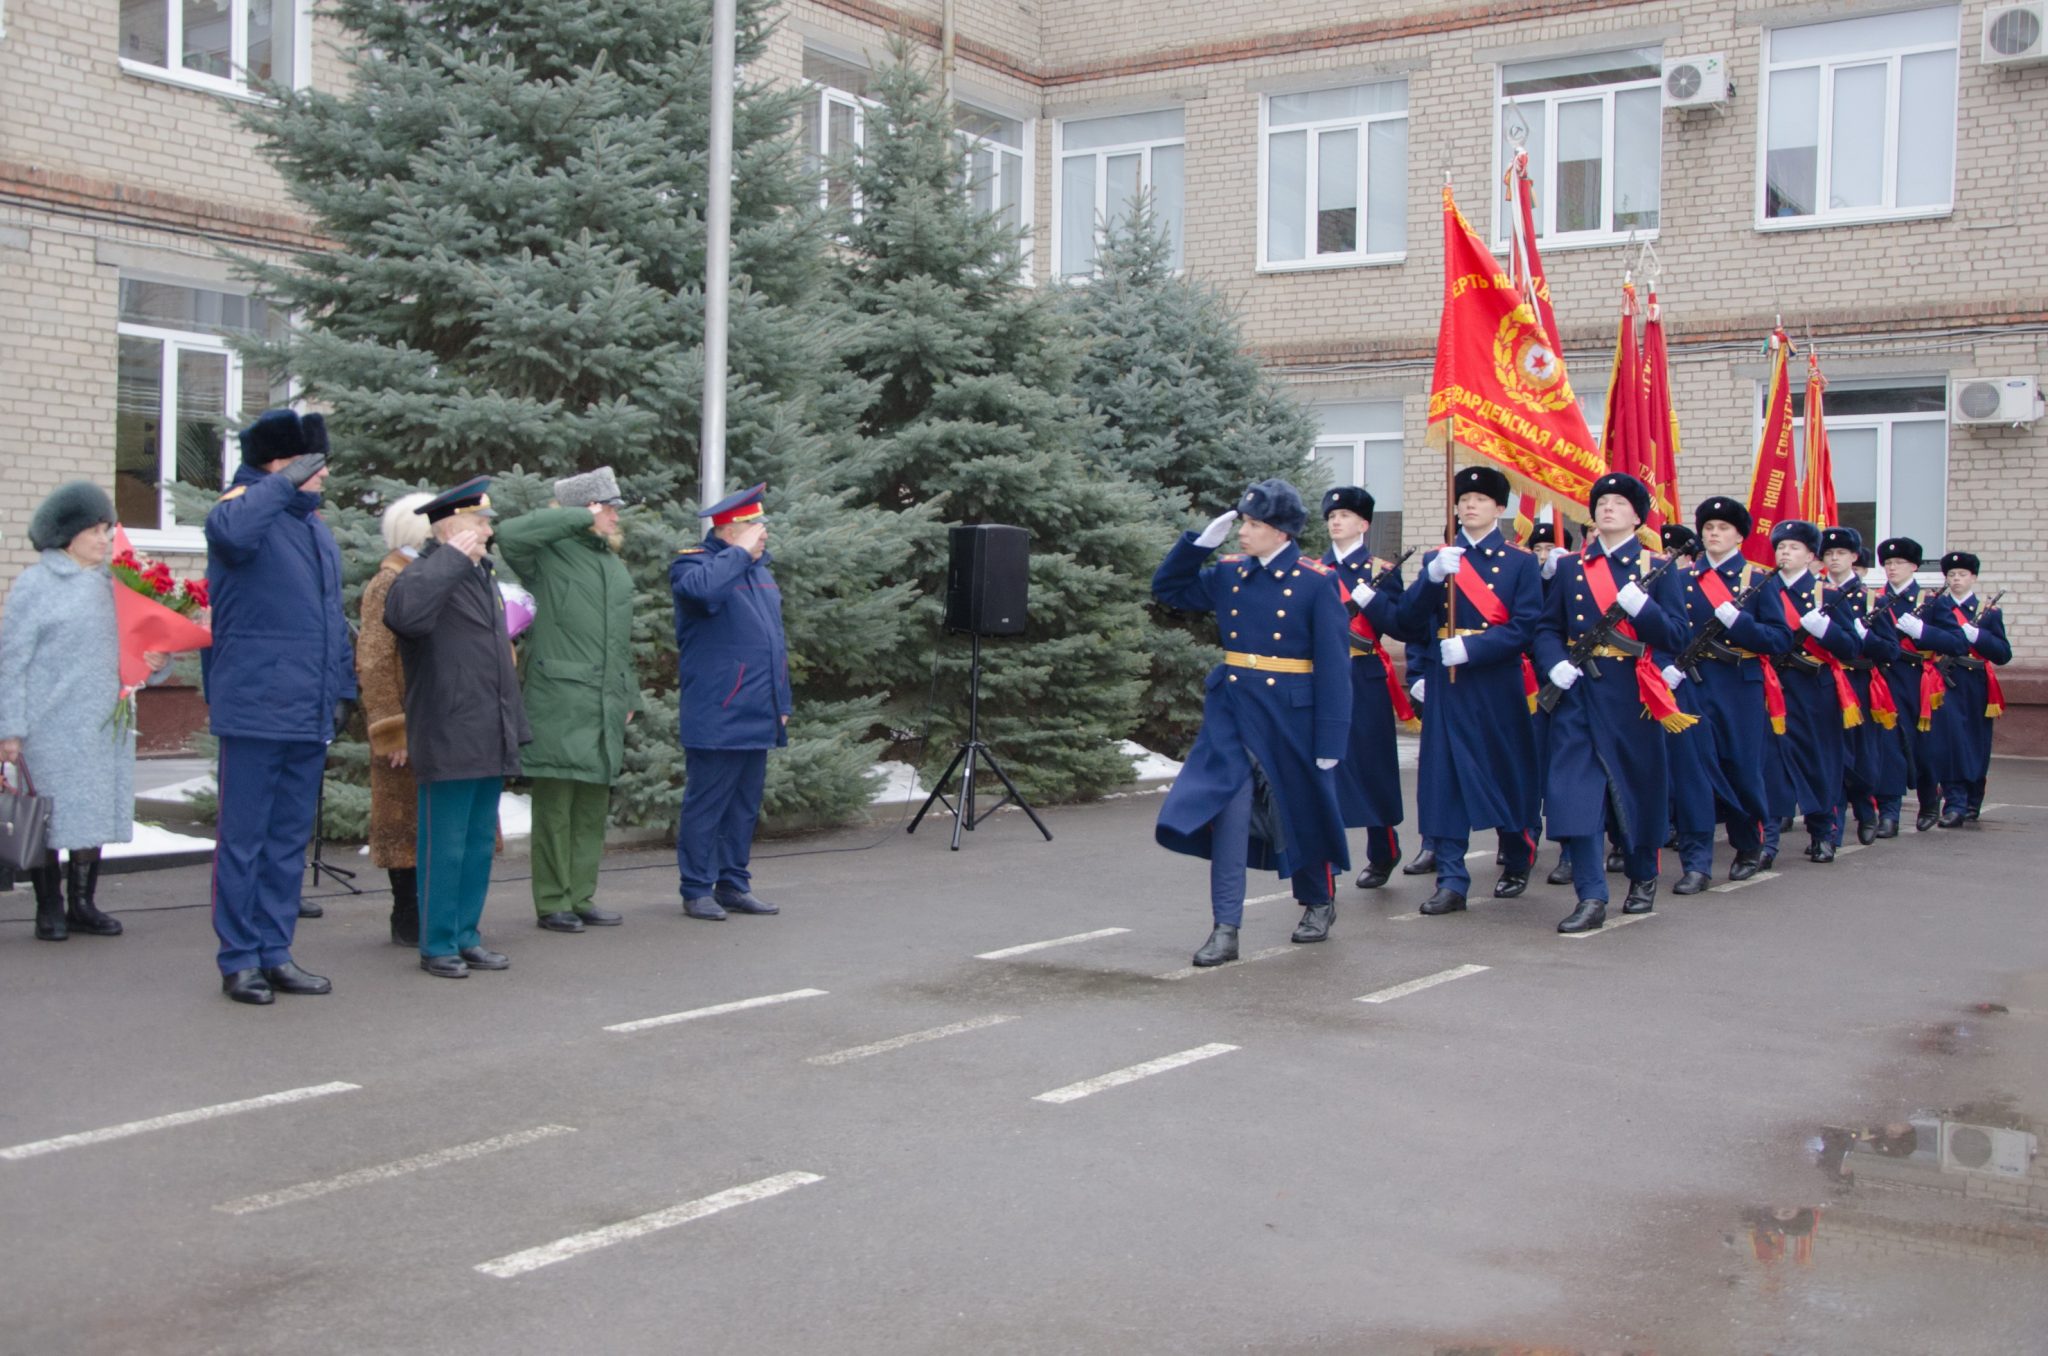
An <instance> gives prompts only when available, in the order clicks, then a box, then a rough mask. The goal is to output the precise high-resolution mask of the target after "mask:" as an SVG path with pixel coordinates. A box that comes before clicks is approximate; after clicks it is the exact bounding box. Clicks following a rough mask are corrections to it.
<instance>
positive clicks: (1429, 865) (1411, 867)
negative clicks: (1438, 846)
mask: <svg viewBox="0 0 2048 1356" xmlns="http://www.w3.org/2000/svg"><path fill="white" fill-rule="evenodd" d="M1401 874H1402V875H1404V876H1433V875H1435V874H1436V852H1435V851H1434V850H1433V849H1430V848H1424V849H1423V850H1422V851H1420V852H1418V853H1416V854H1415V860H1414V861H1412V862H1410V863H1408V865H1406V866H1404V867H1402V868H1401Z"/></svg>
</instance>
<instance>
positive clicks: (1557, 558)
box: [1529, 523, 1572, 885]
mask: <svg viewBox="0 0 2048 1356" xmlns="http://www.w3.org/2000/svg"><path fill="white" fill-rule="evenodd" d="M1529 549H1530V551H1532V552H1534V553H1535V556H1536V563H1537V565H1538V566H1539V567H1540V568H1541V570H1542V572H1543V605H1544V607H1545V608H1548V607H1549V606H1550V595H1551V593H1552V592H1554V591H1555V589H1556V585H1557V567H1558V566H1559V565H1562V564H1563V563H1564V562H1565V558H1566V557H1567V556H1569V555H1570V554H1571V533H1570V532H1569V531H1568V530H1565V531H1561V530H1560V529H1559V527H1558V525H1557V524H1556V523H1538V524H1536V527H1535V529H1534V530H1533V531H1531V532H1530V533H1529ZM1529 719H1530V721H1531V723H1532V724H1533V725H1534V727H1535V736H1536V785H1537V788H1538V791H1539V794H1540V791H1541V788H1542V786H1543V784H1544V782H1545V781H1546V780H1548V778H1549V776H1550V713H1549V712H1548V711H1544V710H1541V709H1538V710H1536V711H1534V712H1532V713H1531V714H1530V716H1529ZM1539 819H1540V816H1539ZM1530 833H1531V835H1532V840H1533V839H1534V838H1540V837H1541V836H1542V833H1543V825H1542V824H1541V823H1540V822H1539V823H1536V824H1533V825H1531V826H1530ZM1543 879H1544V883H1545V884H1548V885H1570V884H1571V883H1572V853H1571V849H1570V848H1568V847H1565V846H1564V845H1563V844H1559V845H1558V849H1557V865H1556V866H1553V867H1551V868H1550V874H1549V875H1547V876H1545V877H1544V878H1543Z"/></svg>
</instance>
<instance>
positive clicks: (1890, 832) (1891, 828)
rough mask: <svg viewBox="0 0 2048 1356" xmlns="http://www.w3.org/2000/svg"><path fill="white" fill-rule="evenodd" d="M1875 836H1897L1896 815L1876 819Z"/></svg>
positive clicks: (1897, 823)
mask: <svg viewBox="0 0 2048 1356" xmlns="http://www.w3.org/2000/svg"><path fill="white" fill-rule="evenodd" d="M1877 836H1878V837H1879V838H1897V837H1898V836H1899V821H1898V819H1897V817H1896V816H1893V817H1888V818H1885V819H1880V820H1878V821H1877Z"/></svg>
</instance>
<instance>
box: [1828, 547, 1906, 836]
mask: <svg viewBox="0 0 2048 1356" xmlns="http://www.w3.org/2000/svg"><path fill="white" fill-rule="evenodd" d="M1862 558H1863V534H1862V533H1860V532H1858V531H1857V530H1856V529H1855V528H1853V527H1829V528H1824V529H1822V531H1821V534H1820V563H1821V568H1822V569H1823V570H1824V571H1825V572H1826V577H1827V583H1828V587H1830V588H1832V589H1834V590H1836V591H1837V593H1838V595H1839V596H1840V598H1841V600H1842V603H1841V606H1842V611H1843V613H1844V614H1845V615H1847V616H1848V618H1849V620H1850V622H1851V624H1852V625H1853V626H1854V627H1855V630H1856V640H1857V647H1856V649H1857V653H1856V657H1855V658H1854V659H1852V660H1850V661H1849V662H1848V663H1847V664H1846V665H1845V666H1844V667H1846V668H1847V669H1848V671H1849V685H1850V686H1851V687H1853V688H1854V689H1855V690H1856V700H1857V701H1858V702H1859V703H1860V704H1861V705H1862V708H1863V723H1862V724H1861V725H1858V726H1857V727H1856V728H1855V729H1853V730H1845V731H1843V745H1842V790H1841V794H1840V795H1839V796H1838V797H1837V798H1836V801H1835V823H1834V828H1833V830H1832V840H1833V842H1834V844H1835V846H1836V847H1837V848H1839V847H1841V845H1842V834H1843V832H1844V830H1845V829H1846V828H1847V826H1848V823H1849V818H1850V816H1851V815H1853V816H1854V817H1855V819H1856V841H1857V842H1859V843H1862V844H1863V845H1864V846H1866V847H1868V846H1869V845H1870V844H1871V843H1873V842H1875V841H1876V840H1877V831H1878V807H1877V795H1878V790H1879V788H1881V787H1886V786H1892V785H1895V784H1896V785H1904V783H1905V780H1906V767H1905V761H1906V754H1905V750H1904V749H1903V748H1901V747H1900V746H1899V741H1898V732H1897V730H1896V729H1887V728H1886V727H1885V725H1884V723H1883V721H1882V720H1880V719H1879V714H1878V712H1879V707H1878V705H1877V704H1876V703H1875V702H1873V701H1872V699H1871V688H1872V686H1873V685H1875V686H1876V687H1877V688H1878V689H1879V690H1881V691H1883V692H1884V693H1885V694H1886V695H1887V696H1890V695H1891V684H1890V683H1889V682H1888V681H1886V679H1885V670H1886V669H1887V668H1888V667H1889V666H1890V665H1891V662H1892V661H1893V660H1894V659H1896V658H1898V655H1899V633H1898V632H1897V631H1896V630H1894V629H1893V627H1892V624H1891V621H1890V619H1889V618H1888V617H1886V616H1884V615H1883V614H1882V613H1881V612H1875V613H1874V612H1873V611H1872V610H1871V606H1870V592H1869V590H1868V589H1866V588H1864V586H1863V577H1862V576H1861V575H1860V574H1858V573H1857V564H1858V562H1859V561H1860V560H1861V559H1862Z"/></svg>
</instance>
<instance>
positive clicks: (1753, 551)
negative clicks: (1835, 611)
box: [1742, 328, 1800, 569]
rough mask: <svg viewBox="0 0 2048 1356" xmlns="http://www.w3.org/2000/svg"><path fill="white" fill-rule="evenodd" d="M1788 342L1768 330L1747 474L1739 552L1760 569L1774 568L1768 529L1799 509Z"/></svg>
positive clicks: (1780, 332) (1794, 515)
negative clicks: (1758, 433) (1765, 372)
mask: <svg viewBox="0 0 2048 1356" xmlns="http://www.w3.org/2000/svg"><path fill="white" fill-rule="evenodd" d="M1791 354H1792V341H1791V339H1789V338H1788V337H1786V334H1785V331H1784V329H1783V328H1779V329H1776V330H1773V331H1772V332H1771V385H1770V390H1769V392H1768V393H1767V394H1766V395H1765V397H1764V433H1763V437H1762V438H1761V439H1760V440H1759V441H1758V442H1757V446H1756V463H1755V465H1754V466H1752V467H1751V468H1750V473H1749V518H1750V529H1749V536H1748V537H1747V538H1746V539H1744V541H1743V543H1742V554H1743V555H1744V556H1746V557H1748V558H1749V559H1750V560H1753V561H1755V562H1756V563H1757V564H1759V565H1761V566H1763V567H1764V568H1766V569H1771V568H1775V567H1776V565H1777V563H1778V552H1777V549H1776V548H1775V547H1773V546H1772V545H1771V529H1772V528H1774V527H1776V526H1777V525H1778V524H1779V523H1781V522H1784V521H1786V520H1787V519H1793V518H1797V517H1798V516H1799V513H1800V508H1799V490H1798V481H1797V477H1796V476H1795V474H1794V470H1795V468H1794V466H1793V464H1792V382H1791V377H1790V375H1789V374H1788V373H1787V371H1786V361H1787V359H1789V358H1790V357H1791Z"/></svg>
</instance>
